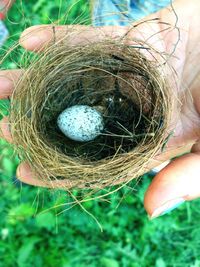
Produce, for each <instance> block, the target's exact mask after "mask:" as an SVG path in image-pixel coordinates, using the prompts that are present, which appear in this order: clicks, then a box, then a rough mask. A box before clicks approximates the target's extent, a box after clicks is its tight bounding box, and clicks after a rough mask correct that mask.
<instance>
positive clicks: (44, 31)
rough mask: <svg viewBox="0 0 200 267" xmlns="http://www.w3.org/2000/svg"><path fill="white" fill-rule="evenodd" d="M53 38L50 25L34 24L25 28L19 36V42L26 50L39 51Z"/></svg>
mask: <svg viewBox="0 0 200 267" xmlns="http://www.w3.org/2000/svg"><path fill="white" fill-rule="evenodd" d="M52 39H53V30H52V26H49V25H42V26H41V25H36V26H32V27H29V28H28V29H26V30H25V31H24V32H23V33H22V34H21V36H20V40H19V44H20V45H21V46H22V47H24V48H25V49H27V50H30V51H39V50H41V49H43V48H44V47H45V46H47V45H48V44H49V43H50V42H51V41H52Z"/></svg>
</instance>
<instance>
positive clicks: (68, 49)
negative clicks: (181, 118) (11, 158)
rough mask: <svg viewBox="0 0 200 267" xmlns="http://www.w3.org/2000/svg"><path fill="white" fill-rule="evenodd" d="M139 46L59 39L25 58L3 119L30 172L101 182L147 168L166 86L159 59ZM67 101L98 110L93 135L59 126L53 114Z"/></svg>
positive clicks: (161, 124)
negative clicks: (75, 136)
mask: <svg viewBox="0 0 200 267" xmlns="http://www.w3.org/2000/svg"><path fill="white" fill-rule="evenodd" d="M141 47H142V46H141V44H140V45H139V46H138V45H137V46H136V45H127V44H126V45H125V44H122V43H120V42H119V41H110V40H105V41H101V42H98V43H96V42H91V43H88V44H85V45H83V44H82V45H79V44H78V45H76V46H73V45H72V46H68V45H67V42H60V43H59V44H57V45H55V44H54V45H52V46H51V47H47V48H46V49H45V50H44V51H43V52H41V53H40V54H39V56H37V57H36V59H35V60H32V63H31V64H30V65H29V66H28V67H27V68H26V70H25V71H24V74H23V76H22V78H21V79H20V81H19V82H18V83H17V85H16V87H15V90H14V93H13V95H12V97H11V110H10V122H11V134H12V137H13V143H14V145H15V148H16V150H17V152H18V154H19V155H20V158H22V159H23V160H27V161H28V162H29V164H30V166H31V168H32V171H33V173H34V174H35V177H36V178H37V179H42V180H50V181H52V180H64V181H65V185H66V188H67V189H69V188H74V187H75V188H99V189H100V188H104V187H106V186H111V185H115V184H120V183H125V182H128V181H130V180H132V179H133V178H135V177H138V176H140V175H142V174H143V173H145V172H146V171H147V165H148V163H149V161H150V160H151V159H152V158H153V157H154V156H155V155H156V154H157V153H158V152H159V151H160V150H161V147H162V146H163V145H164V143H165V140H166V134H167V128H168V122H169V117H170V111H169V110H170V97H169V95H170V93H169V86H168V84H167V82H166V80H165V79H164V75H163V73H162V68H160V65H159V62H158V61H157V60H150V59H148V58H147V57H146V56H145V55H144V53H141ZM147 51H148V52H149V53H153V52H154V53H155V51H153V49H151V48H150V47H149V48H148V50H147ZM74 105H87V106H90V107H94V108H95V109H96V110H98V111H99V112H100V113H101V114H102V116H103V120H104V130H103V131H102V132H101V134H100V135H98V136H97V137H96V138H95V139H94V140H91V141H87V142H78V141H74V140H71V139H70V138H68V137H67V136H65V135H64V134H63V133H62V132H61V131H60V129H59V128H58V125H57V118H58V116H59V114H60V113H61V112H62V111H63V110H65V109H66V108H69V107H72V106H74ZM62 184H63V183H62Z"/></svg>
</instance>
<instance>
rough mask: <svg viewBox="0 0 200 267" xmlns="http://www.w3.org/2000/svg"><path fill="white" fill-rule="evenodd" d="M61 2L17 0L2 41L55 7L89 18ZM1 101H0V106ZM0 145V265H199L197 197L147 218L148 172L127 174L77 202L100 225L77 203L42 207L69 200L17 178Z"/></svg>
mask: <svg viewBox="0 0 200 267" xmlns="http://www.w3.org/2000/svg"><path fill="white" fill-rule="evenodd" d="M60 2H61V1H58V0H57V1H47V0H38V1H35V0H30V1H23V3H22V2H21V1H17V3H16V5H15V6H14V8H13V9H12V11H11V12H10V13H9V18H8V19H7V21H6V24H7V26H8V28H9V30H10V33H11V38H10V39H9V40H8V41H7V44H6V47H7V48H8V47H10V46H11V45H13V43H14V42H15V41H17V39H18V38H19V35H20V33H21V32H22V31H23V30H24V29H25V28H26V27H28V26H30V25H35V24H41V23H45V24H46V23H50V22H51V21H52V20H53V21H56V20H57V18H58V14H60V15H59V16H61V17H62V19H61V23H65V22H66V23H73V22H77V17H79V18H80V19H78V21H80V20H81V19H82V20H85V21H87V22H88V21H89V9H88V5H87V1H79V2H78V3H77V4H76V5H75V6H74V7H73V8H72V9H71V11H70V12H68V17H66V16H64V15H65V13H66V10H69V8H70V6H72V4H73V3H75V1H73V0H71V1H62V2H63V3H62V8H61V9H59V7H60ZM59 10H60V11H59ZM82 11H83V14H82ZM81 14H82V15H81ZM50 18H51V19H50ZM19 65H20V53H18V52H16V53H15V52H14V53H12V55H11V56H10V57H9V58H8V59H7V60H6V61H5V62H4V65H3V66H2V67H3V68H14V67H16V66H19ZM7 107H8V103H5V101H3V102H2V101H1V102H0V110H1V112H2V113H4V114H6V113H7ZM0 151H1V152H0V182H1V186H0V195H1V200H0V214H1V220H0V267H12V266H13V267H14V266H19V267H29V266H36V267H51V266H52V267H55V266H56V267H72V266H73V267H96V266H98V267H151V266H155V267H167V266H176V267H188V266H190V267H200V223H199V220H200V201H199V200H196V201H194V202H192V203H187V204H185V205H182V206H181V207H180V208H179V209H178V210H176V211H174V212H172V213H171V214H169V215H166V216H163V217H161V218H158V219H156V220H153V221H149V220H148V218H147V216H146V213H145V210H144V208H143V196H144V192H145V190H146V188H147V186H148V184H149V183H150V181H151V179H152V178H151V177H150V176H147V175H146V176H144V177H143V178H142V179H141V182H140V183H139V184H138V185H137V186H136V185H135V182H134V181H133V182H132V183H131V184H130V185H129V186H126V187H124V188H123V189H121V190H120V191H118V192H116V193H114V194H113V195H111V196H110V197H107V198H106V201H105V200H104V201H102V200H101V201H100V200H98V201H97V200H94V201H88V202H86V203H84V204H83V208H85V209H86V210H87V211H88V212H89V213H91V214H92V215H93V216H95V218H96V219H97V220H98V222H99V223H100V224H101V227H102V228H103V232H101V231H100V228H99V226H98V224H97V223H96V221H95V220H94V219H93V218H92V217H91V216H89V215H88V214H87V213H86V212H85V211H84V210H83V209H81V208H80V207H79V206H75V207H73V205H66V206H64V207H59V208H57V209H49V208H51V207H53V206H55V205H59V204H62V203H68V202H69V201H70V196H69V195H68V194H67V193H66V192H63V191H57V192H55V191H51V190H47V189H41V188H35V187H31V186H27V185H21V184H20V183H17V182H16V181H15V180H13V176H14V174H15V171H16V167H17V164H18V159H17V157H16V156H14V155H13V150H12V147H11V145H9V144H7V143H6V142H5V141H3V140H1V141H0ZM77 194H78V192H77ZM48 209H49V210H48ZM45 210H46V212H44V211H45ZM42 211H43V213H41V212H42ZM59 213H60V215H58V214H59Z"/></svg>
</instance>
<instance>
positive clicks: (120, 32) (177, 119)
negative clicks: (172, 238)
mask: <svg viewBox="0 0 200 267" xmlns="http://www.w3.org/2000/svg"><path fill="white" fill-rule="evenodd" d="M199 14H200V2H199V0H192V1H190V2H188V1H187V0H177V1H175V2H174V4H173V6H171V7H168V8H166V9H163V10H161V11H160V12H158V13H155V14H153V15H151V16H148V17H147V18H145V19H144V20H143V21H144V22H143V21H141V22H139V26H138V23H136V24H137V27H133V26H131V27H114V26H113V27H111V26H109V27H108V26H106V27H101V28H93V27H89V26H79V25H77V26H74V25H73V26H56V27H55V28H54V29H55V31H54V30H52V29H53V28H52V25H42V26H33V27H31V28H28V29H27V30H25V32H24V33H23V34H22V36H21V39H20V44H21V45H22V46H23V47H24V48H25V49H27V50H31V51H35V52H38V51H41V50H42V49H43V48H44V47H45V46H47V45H48V44H51V43H52V40H53V39H54V40H55V39H56V41H59V40H64V38H65V36H66V32H68V33H69V32H70V34H71V38H70V39H68V42H71V44H72V45H76V44H77V43H79V44H80V43H87V42H88V41H89V42H91V41H98V40H101V39H102V38H105V37H108V36H109V37H112V38H119V37H120V36H125V35H126V36H127V40H131V37H134V38H135V37H137V38H140V39H143V40H147V41H148V43H150V44H151V45H152V46H154V47H155V48H156V49H157V50H159V51H160V52H166V54H168V55H171V56H169V57H167V61H168V65H170V66H171V68H172V69H174V72H175V73H176V79H177V83H176V84H173V86H172V88H171V90H172V92H173V95H174V96H178V98H179V102H181V112H180V113H178V112H177V110H176V107H175V108H174V110H173V111H172V112H173V114H174V116H173V120H172V122H171V127H172V128H173V129H174V134H173V135H172V136H171V138H170V140H169V142H168V144H167V146H166V149H165V152H164V153H162V154H160V155H158V156H157V158H156V159H154V160H153V161H152V163H151V164H150V165H149V170H150V169H151V168H153V167H155V166H156V165H159V164H160V163H161V162H164V161H165V160H167V159H170V158H172V157H175V156H177V155H180V154H183V153H186V152H188V153H187V154H186V155H184V156H181V157H179V158H177V159H175V160H173V161H172V162H171V163H169V164H168V165H167V166H166V167H165V168H164V169H163V170H161V171H160V172H159V173H158V174H157V175H156V177H155V178H154V179H153V181H152V183H151V185H150V186H149V188H148V189H147V192H146V194H145V198H144V205H145V208H146V210H147V213H148V214H149V216H150V217H151V218H155V217H157V216H159V215H162V214H163V213H165V212H166V211H169V210H170V209H172V208H174V207H176V206H178V205H179V204H180V203H182V202H184V201H187V200H192V199H194V198H197V197H199V196H200V141H198V140H200V46H198V43H199V41H200V32H199V28H200V18H199ZM145 21H146V22H145ZM169 25H171V28H168V30H165V27H166V28H167V27H169ZM53 32H54V33H53ZM22 72H23V71H22V70H10V71H1V72H0V98H6V97H8V96H10V95H11V94H12V91H13V89H14V84H15V83H16V81H17V80H18V79H19V77H20V76H21V75H22ZM176 101H178V100H176ZM8 125H9V122H8V118H7V117H5V118H3V120H2V121H1V123H0V127H1V130H2V133H3V137H4V138H5V139H6V140H7V141H9V142H12V136H11V134H10V132H9V127H8ZM17 176H18V178H19V179H20V180H21V181H22V182H24V183H27V184H31V185H35V186H43V187H54V188H56V187H63V186H64V185H65V181H53V182H51V183H50V182H45V181H41V180H37V179H36V178H35V176H34V174H33V173H32V172H31V169H30V167H29V165H28V163H27V162H22V163H21V164H20V165H19V166H18V169H17Z"/></svg>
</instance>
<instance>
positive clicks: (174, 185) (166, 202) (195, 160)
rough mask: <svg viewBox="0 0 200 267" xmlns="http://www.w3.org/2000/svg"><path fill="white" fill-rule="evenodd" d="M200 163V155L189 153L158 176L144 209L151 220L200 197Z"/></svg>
mask: <svg viewBox="0 0 200 267" xmlns="http://www.w3.org/2000/svg"><path fill="white" fill-rule="evenodd" d="M199 162H200V156H199V155H197V154H194V153H189V154H186V155H184V156H182V157H179V158H177V159H175V160H173V161H172V162H171V163H169V165H167V166H166V167H165V168H164V169H163V170H161V171H160V172H159V173H158V174H157V175H156V177H155V178H154V179H153V181H152V183H151V184H150V186H149V188H148V189H147V191H146V193H145V197H144V207H145V209H146V211H147V213H148V214H149V216H150V217H151V218H152V217H153V218H155V217H158V216H160V215H162V214H165V213H166V211H167V210H172V209H173V208H174V207H177V205H179V204H180V203H183V202H184V200H185V201H186V200H192V199H195V198H197V197H199V196H200V179H199V173H200V164H199Z"/></svg>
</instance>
